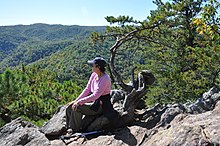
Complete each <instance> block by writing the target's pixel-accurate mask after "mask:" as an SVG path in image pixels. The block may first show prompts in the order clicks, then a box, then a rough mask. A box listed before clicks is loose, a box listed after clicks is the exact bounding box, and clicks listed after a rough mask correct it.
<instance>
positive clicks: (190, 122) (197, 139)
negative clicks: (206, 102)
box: [144, 102, 220, 146]
mask: <svg viewBox="0 0 220 146" xmlns="http://www.w3.org/2000/svg"><path fill="white" fill-rule="evenodd" d="M219 113H220V102H218V103H217V104H216V106H215V109H214V110H213V111H208V112H205V113H202V114H197V115H186V114H179V115H177V116H176V117H175V118H174V120H173V121H172V122H171V123H170V126H169V127H168V129H158V130H157V131H158V132H157V133H156V134H154V135H153V136H152V137H150V138H149V139H147V140H146V141H145V142H144V145H146V146H148V145H149V146H151V145H155V146H160V145H170V146H174V145H186V146H197V145H217V144H218V145H219V144H220V128H219V127H220V122H219V121H220V114H219Z"/></svg>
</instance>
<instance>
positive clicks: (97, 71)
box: [92, 64, 100, 73]
mask: <svg viewBox="0 0 220 146" xmlns="http://www.w3.org/2000/svg"><path fill="white" fill-rule="evenodd" d="M92 72H95V73H99V72H100V69H99V67H98V66H97V65H95V64H93V65H92Z"/></svg>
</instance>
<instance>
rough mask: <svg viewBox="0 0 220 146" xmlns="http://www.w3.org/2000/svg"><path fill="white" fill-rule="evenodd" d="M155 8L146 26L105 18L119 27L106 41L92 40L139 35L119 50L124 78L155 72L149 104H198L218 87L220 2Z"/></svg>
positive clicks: (182, 1) (187, 1) (185, 0)
mask: <svg viewBox="0 0 220 146" xmlns="http://www.w3.org/2000/svg"><path fill="white" fill-rule="evenodd" d="M153 2H154V3H155V4H156V5H157V9H156V10H153V11H151V14H150V16H148V17H147V19H146V20H144V21H142V22H141V21H137V20H134V19H133V18H132V17H127V16H119V17H118V18H115V17H112V16H110V17H106V19H107V21H108V22H110V24H115V23H117V24H118V25H116V24H115V25H114V26H112V27H107V28H106V35H105V36H104V37H103V36H102V35H99V34H95V35H94V36H93V39H94V40H97V41H99V39H96V37H102V41H103V39H106V38H111V39H114V40H116V38H123V37H124V36H125V35H127V34H129V33H130V32H131V31H134V30H136V31H137V32H136V33H134V34H133V35H132V37H131V38H129V40H126V41H124V42H123V44H122V45H121V46H120V48H118V52H117V57H118V58H116V61H115V62H116V67H117V70H119V72H120V73H122V74H124V75H126V76H125V78H126V77H128V72H129V70H131V69H132V68H133V67H135V66H136V67H137V70H141V69H150V70H152V72H153V73H154V75H155V76H156V78H157V81H156V83H155V85H154V86H153V87H150V89H149V92H148V93H147V97H148V98H146V103H148V104H155V103H156V102H161V103H170V102H186V101H188V100H190V101H191V100H195V99H196V98H198V96H201V94H202V93H204V92H205V91H206V90H207V89H209V88H210V87H212V86H219V78H220V75H219V72H220V68H219V66H220V56H219V55H220V53H219V52H220V50H219V48H220V46H219V45H220V44H219V20H220V19H219V17H218V16H217V9H218V8H219V2H217V1H215V0H214V1H205V0H171V1H168V2H166V3H164V2H163V1H162V0H155V1H153ZM130 22H133V24H130ZM135 23H136V24H138V25H134V24H135ZM125 24H126V25H125ZM210 36H211V37H210ZM129 52H132V53H129ZM129 54H131V55H129ZM123 56H126V57H123ZM125 58H129V59H127V60H125ZM121 61H123V62H125V63H124V64H123V66H120V65H121V64H120V62H121ZM118 62H119V63H118ZM129 62H131V63H129ZM124 71H127V74H126V72H124Z"/></svg>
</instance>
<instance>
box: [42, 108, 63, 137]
mask: <svg viewBox="0 0 220 146" xmlns="http://www.w3.org/2000/svg"><path fill="white" fill-rule="evenodd" d="M65 125H66V106H61V107H59V108H58V110H57V111H56V113H55V114H54V115H53V117H52V118H51V119H50V120H49V121H48V122H47V123H45V124H44V125H43V126H42V127H41V128H40V131H41V132H43V133H44V134H45V135H46V136H47V137H48V138H50V137H56V136H57V137H58V136H60V135H62V133H63V132H64V131H65V129H66V126H65Z"/></svg>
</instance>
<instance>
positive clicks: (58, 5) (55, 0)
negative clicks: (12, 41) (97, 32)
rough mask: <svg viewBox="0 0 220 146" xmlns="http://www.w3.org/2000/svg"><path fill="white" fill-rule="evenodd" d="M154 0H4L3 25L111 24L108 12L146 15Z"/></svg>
mask: <svg viewBox="0 0 220 146" xmlns="http://www.w3.org/2000/svg"><path fill="white" fill-rule="evenodd" d="M154 9H156V5H155V4H153V3H152V1H151V0H0V26H3V25H17V24H24V25H28V24H33V23H47V24H63V25H86V26H103V25H108V23H107V22H106V20H105V18H104V17H106V16H119V15H129V16H133V17H134V18H135V19H137V20H143V19H145V18H146V17H147V16H148V15H149V13H150V10H154Z"/></svg>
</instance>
